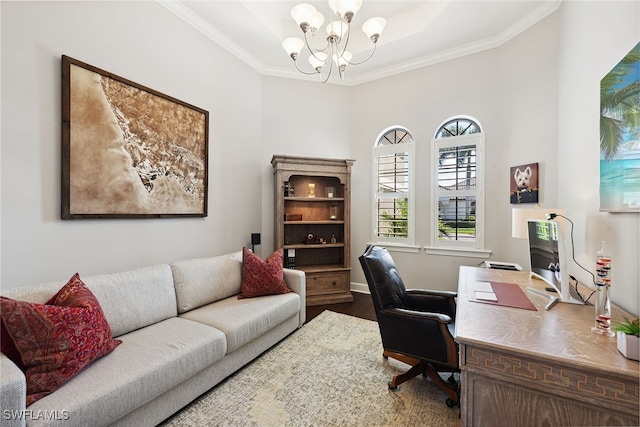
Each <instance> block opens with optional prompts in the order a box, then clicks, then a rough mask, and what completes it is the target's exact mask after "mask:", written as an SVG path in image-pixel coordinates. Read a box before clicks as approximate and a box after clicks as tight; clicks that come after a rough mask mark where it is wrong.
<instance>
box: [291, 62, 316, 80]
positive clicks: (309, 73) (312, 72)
mask: <svg viewBox="0 0 640 427" xmlns="http://www.w3.org/2000/svg"><path fill="white" fill-rule="evenodd" d="M293 63H294V64H295V65H296V68H297V69H298V71H300V72H301V73H302V74H306V75H307V76H312V75H314V74H318V72H317V71H304V70H303V69H301V68H300V67H298V61H293Z"/></svg>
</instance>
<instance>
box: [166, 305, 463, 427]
mask: <svg viewBox="0 0 640 427" xmlns="http://www.w3.org/2000/svg"><path fill="white" fill-rule="evenodd" d="M407 369H408V366H407V365H405V364H403V363H401V362H398V361H396V360H393V359H388V360H385V359H384V358H383V357H382V343H381V341H380V332H379V330H378V324H377V323H376V322H372V321H370V320H364V319H360V318H357V317H353V316H347V315H344V314H339V313H334V312H331V311H324V312H323V313H321V314H320V315H319V316H318V317H316V318H315V319H313V320H312V321H311V322H309V323H307V324H306V325H304V326H303V327H302V328H300V329H299V330H298V331H296V332H294V333H293V334H292V335H291V336H289V337H288V338H286V339H285V340H283V341H282V342H280V343H279V344H278V345H276V346H275V347H273V348H272V349H271V350H269V351H267V352H266V353H264V354H263V355H262V356H260V357H259V358H257V359H256V360H254V361H253V362H252V363H250V364H249V365H247V366H246V367H244V368H243V369H241V370H240V371H238V372H236V373H235V374H234V375H232V376H230V377H229V378H227V379H226V380H225V381H223V382H222V383H220V384H219V385H218V386H216V387H214V388H213V389H212V390H210V391H209V392H207V393H205V394H203V395H202V396H200V397H199V398H198V399H196V400H195V401H194V402H192V403H191V404H190V405H189V406H187V407H186V408H185V409H183V410H182V411H180V412H179V413H178V414H176V415H174V416H173V417H171V418H169V419H168V420H166V421H165V422H164V423H163V424H162V426H163V427H185V426H189V427H191V426H234V427H235V426H257V427H260V426H267V427H271V426H294V427H298V426H367V427H370V426H394V427H399V426H438V427H440V426H455V425H456V420H457V417H458V409H457V408H454V409H451V408H448V407H447V406H446V404H445V401H446V398H447V396H446V395H445V394H444V392H442V391H440V389H438V388H437V387H436V385H435V384H434V383H433V382H432V381H431V380H430V379H429V378H427V377H421V376H419V377H416V378H414V379H412V380H410V381H408V382H406V383H403V384H401V385H400V386H399V387H398V389H397V390H396V391H391V390H389V388H388V387H387V382H388V381H389V380H390V379H391V378H392V377H393V376H394V375H396V374H398V373H402V372H404V371H406V370H407Z"/></svg>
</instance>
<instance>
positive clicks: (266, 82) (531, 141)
mask: <svg viewBox="0 0 640 427" xmlns="http://www.w3.org/2000/svg"><path fill="white" fill-rule="evenodd" d="M0 12H1V20H2V21H1V24H2V28H1V36H2V40H1V42H2V46H1V47H2V51H1V54H2V58H1V59H2V76H1V79H2V80H1V83H2V105H1V107H2V110H1V114H2V116H1V118H2V129H1V138H2V140H1V144H2V145H1V153H0V154H1V180H2V184H1V185H2V187H1V189H2V195H1V197H2V198H1V203H2V207H1V218H0V220H1V228H0V233H1V235H0V240H1V254H0V255H1V262H0V268H1V270H2V271H1V274H0V277H1V279H2V282H1V286H2V287H3V288H11V287H15V286H20V285H24V284H31V283H37V282H41V281H48V280H63V279H66V278H68V277H69V276H70V275H71V274H73V273H74V272H75V271H79V272H80V273H81V274H83V275H89V274H96V273H103V272H112V271H120V270H122V269H125V268H135V267H140V266H145V265H149V264H151V263H158V262H171V261H173V260H176V259H183V258H189V257H195V256H209V255H214V254H220V253H225V252H231V251H235V250H238V249H240V248H241V247H242V246H243V245H248V244H249V234H250V233H251V232H261V233H262V235H263V238H262V245H261V246H259V247H258V248H257V249H258V251H259V253H265V254H266V253H267V251H270V250H271V249H272V248H273V225H272V224H273V178H272V177H273V173H272V169H271V165H270V163H269V162H270V160H271V156H272V155H273V154H291V155H300V156H320V157H334V158H343V157H347V158H353V159H355V160H356V163H355V165H354V169H353V179H352V196H353V203H352V205H353V219H352V230H353V242H352V248H353V250H352V267H353V274H352V280H353V282H354V284H355V285H357V284H361V285H362V284H364V277H363V276H362V273H361V269H360V267H359V264H358V260H357V257H358V256H359V255H360V254H361V253H362V251H364V248H365V245H366V243H368V242H369V241H370V240H371V233H370V230H371V224H370V221H371V219H370V213H369V208H370V206H371V198H370V197H371V196H370V194H371V178H370V177H371V147H372V145H373V143H374V139H375V137H376V136H377V135H378V133H379V132H380V131H381V130H383V129H384V128H386V127H387V126H390V125H393V124H399V125H403V126H406V127H408V128H409V129H410V130H411V131H412V132H413V134H414V136H415V137H416V140H417V154H418V156H420V157H422V158H426V159H427V164H428V163H429V156H430V151H429V144H430V140H431V137H432V135H433V133H434V131H435V129H436V127H437V126H438V125H439V124H440V123H441V122H442V121H443V120H445V119H446V118H448V117H450V116H452V115H456V114H468V115H472V116H474V117H475V118H477V119H478V120H479V121H480V122H481V123H482V125H483V126H484V128H485V131H486V134H487V155H488V174H487V201H488V204H487V217H488V220H487V223H486V228H487V235H488V237H487V247H488V248H490V249H491V250H492V259H497V260H507V261H515V262H518V263H520V264H523V265H527V261H526V256H527V253H526V242H525V241H517V240H515V239H512V238H511V231H510V221H511V205H510V204H509V200H508V196H507V193H508V191H509V187H508V185H509V181H508V180H509V167H511V166H514V165H518V164H523V163H529V162H539V163H540V169H541V174H542V177H541V182H540V184H541V189H542V193H541V205H542V206H543V207H553V206H559V207H564V208H566V209H567V212H568V214H569V216H570V217H572V218H573V219H574V220H575V221H576V225H577V229H576V252H577V256H578V258H579V260H580V261H581V262H582V263H583V264H585V266H587V267H588V268H590V269H592V264H593V253H594V252H595V250H596V249H597V246H598V245H599V242H600V240H607V241H608V242H609V244H608V247H610V248H611V249H612V254H613V256H614V262H615V264H614V272H613V277H614V291H613V295H614V301H615V302H616V303H618V304H620V305H622V306H623V307H625V308H626V309H627V310H629V311H631V312H633V313H636V314H637V313H638V282H639V280H638V277H639V272H638V266H637V265H638V259H640V249H639V245H640V243H639V241H640V236H639V234H640V233H639V224H638V223H639V221H640V216H639V215H638V214H625V215H614V214H603V213H599V212H598V202H597V182H598V176H597V168H598V142H597V139H598V136H597V135H598V118H597V117H598V116H597V115H598V109H599V98H598V97H599V80H600V78H601V77H602V76H603V75H604V74H605V73H606V72H607V71H608V70H609V69H610V68H611V67H612V66H613V65H615V63H617V61H618V60H619V59H620V58H621V57H622V56H623V55H624V54H625V53H626V52H627V51H628V50H629V49H630V48H631V47H632V46H633V45H635V43H637V41H638V28H640V25H639V18H638V15H639V14H638V4H637V2H621V3H614V2H577V1H565V2H564V3H563V5H562V6H561V8H560V9H559V11H558V12H556V13H554V14H552V15H550V16H549V17H547V18H545V19H544V20H543V21H541V22H539V23H538V24H537V25H535V26H534V27H532V28H530V29H529V30H527V31H526V32H525V33H523V34H521V35H519V36H518V37H516V38H515V39H513V40H512V41H510V42H508V43H506V44H505V45H503V46H501V47H498V48H496V49H493V50H490V51H486V52H482V53H478V54H475V55H472V56H469V57H466V58H460V59H456V60H453V61H449V62H447V63H442V64H436V65H433V66H430V67H427V68H423V69H421V70H415V71H411V72H408V73H405V74H402V75H399V76H395V77H390V78H386V79H383V80H380V81H376V82H371V83H368V84H363V85H360V86H356V87H343V86H333V85H323V84H320V83H317V82H315V81H313V80H310V81H308V82H307V81H304V82H303V81H298V80H287V79H281V78H274V77H263V76H260V75H258V73H257V72H255V71H254V70H253V69H251V68H250V67H249V66H247V65H246V64H244V63H242V62H240V61H239V60H238V59H236V58H235V57H234V56H232V55H230V54H229V53H227V52H226V51H224V50H223V49H222V48H220V47H218V46H217V45H216V44H214V43H213V42H212V41H211V40H209V39H207V38H206V37H205V36H203V35H201V34H199V33H198V32H196V30H194V29H192V28H191V27H189V26H188V25H187V24H185V23H184V22H183V21H181V20H180V19H179V18H177V17H175V16H174V15H172V14H171V13H170V12H168V11H167V10H165V9H164V8H163V7H162V6H160V5H158V4H156V3H155V2H70V3H64V2H62V3H58V2H42V3H35V2H1V3H0ZM62 54H66V55H69V56H71V57H74V58H76V59H79V60H81V61H84V62H87V63H89V64H91V65H94V66H97V67H100V68H103V69H105V70H107V71H110V72H113V73H115V74H118V75H120V76H122V77H125V78H128V79H130V80H133V81H135V82H137V83H140V84H143V85H145V86H149V87H151V88H154V89H156V90H158V91H160V92H163V93H166V94H168V95H171V96H174V97H176V98H178V99H181V100H183V101H186V102H188V103H191V104H194V105H197V106H199V107H201V108H204V109H206V110H208V111H209V112H210V118H211V122H210V156H209V160H210V163H209V216H208V217H207V218H200V219H198V218H196V219H194V218H189V219H162V220H118V221H115V220H113V221H112V220H95V221H86V220H85V221H82V220H72V221H61V220H60V219H59V218H60V55H62ZM454 83H455V84H454ZM575 176H581V177H583V178H584V182H585V185H584V186H583V187H581V188H583V189H584V190H577V189H576V187H575V185H574V184H573V183H574V182H575ZM430 185H431V182H430V168H429V167H427V168H424V169H421V170H419V171H418V175H417V188H418V189H420V188H421V189H423V190H424V189H427V188H429V186H430ZM417 209H418V211H417V213H418V219H419V220H420V221H419V223H418V228H417V235H416V236H417V239H418V240H417V243H419V244H420V245H426V244H428V238H429V236H428V226H427V225H426V224H427V223H428V221H429V219H430V217H429V216H430V212H429V207H428V204H427V203H426V202H422V203H420V204H419V205H418V206H417ZM397 258H398V259H397V261H398V265H399V268H400V269H401V271H402V273H403V277H404V278H405V280H406V281H407V284H408V285H409V286H416V287H434V288H440V289H455V287H456V282H457V269H458V266H459V265H461V264H465V265H475V264H477V263H478V262H479V261H480V260H478V259H469V258H458V257H442V256H432V255H430V256H427V255H425V254H424V252H422V253H421V254H417V255H416V254H399V255H397ZM571 272H572V273H574V272H575V275H576V276H578V277H579V278H580V279H581V280H584V281H586V280H587V279H588V277H584V275H581V274H580V272H579V271H575V269H574V268H572V269H571Z"/></svg>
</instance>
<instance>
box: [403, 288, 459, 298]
mask: <svg viewBox="0 0 640 427" xmlns="http://www.w3.org/2000/svg"><path fill="white" fill-rule="evenodd" d="M407 294H408V295H425V296H437V297H445V298H456V297H457V296H458V292H456V291H439V290H433V289H407Z"/></svg>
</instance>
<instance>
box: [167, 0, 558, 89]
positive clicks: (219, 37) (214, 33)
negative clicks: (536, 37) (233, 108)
mask: <svg viewBox="0 0 640 427" xmlns="http://www.w3.org/2000/svg"><path fill="white" fill-rule="evenodd" d="M156 1H157V2H158V3H159V4H161V5H162V6H164V7H165V8H166V9H167V10H169V11H170V12H172V13H173V14H175V15H176V16H178V17H179V18H180V19H182V20H183V21H185V22H186V23H188V24H189V25H191V26H192V27H193V28H195V29H196V30H198V31H200V32H201V33H202V34H204V35H205V36H207V37H209V38H210V39H211V40H213V41H214V42H215V43H217V44H218V45H220V46H221V47H222V48H224V49H225V50H227V51H228V52H230V53H231V54H233V55H234V56H236V57H237V58H238V59H240V60H241V61H243V62H245V63H246V64H248V65H249V66H250V67H251V68H253V69H254V70H256V71H257V72H258V73H260V74H262V75H267V76H272V77H282V78H288V79H296V80H305V81H312V79H310V77H309V76H307V75H304V74H301V73H299V72H297V70H295V69H291V70H284V69H281V68H274V67H267V66H265V65H264V64H263V63H262V62H261V61H259V60H258V59H256V58H255V57H254V56H253V55H252V54H250V53H249V52H247V51H246V50H245V49H243V48H242V47H240V46H239V45H238V44H237V43H235V42H234V41H233V40H231V39H230V38H228V37H227V36H225V35H224V34H222V33H221V32H220V31H218V30H217V29H216V28H214V27H213V26H211V25H210V24H209V23H207V22H206V21H205V20H204V19H202V18H201V17H200V16H198V15H197V14H195V13H194V12H193V11H192V10H191V9H189V8H188V7H186V6H184V5H183V4H182V3H181V2H180V1H173V0H156ZM561 4H562V0H548V1H545V2H544V3H543V4H542V5H540V6H539V7H537V8H536V9H535V10H534V11H532V12H531V13H529V14H528V15H526V16H525V17H523V18H522V19H520V20H518V21H517V22H515V23H513V24H512V25H510V26H509V27H508V28H507V29H505V30H504V31H502V32H501V33H500V34H497V35H496V36H494V37H489V38H486V39H483V40H478V41H476V42H473V43H469V44H466V45H464V46H460V47H456V48H453V49H449V50H446V51H442V52H438V53H436V54H433V55H428V56H423V57H420V58H415V59H414V60H411V61H407V62H403V63H400V64H395V65H393V66H391V67H386V68H383V69H380V70H376V71H373V72H370V73H365V74H361V75H359V76H353V75H351V76H350V75H349V74H347V75H346V76H345V78H344V80H340V81H328V82H327V83H330V84H336V85H341V86H357V85H359V84H363V83H368V82H371V81H374V80H379V79H382V78H386V77H390V76H394V75H397V74H401V73H405V72H407V71H413V70H416V69H418V68H423V67H428V66H430V65H435V64H438V63H441V62H446V61H450V60H453V59H457V58H461V57H464V56H467V55H472V54H475V53H479V52H482V51H485V50H489V49H494V48H496V47H499V46H501V45H503V44H504V43H506V42H508V41H509V40H511V39H513V38H514V37H515V36H517V35H518V34H520V33H522V32H523V31H525V30H527V29H528V28H529V27H531V26H532V25H534V24H536V23H538V22H539V21H540V20H542V19H544V18H546V17H547V16H549V15H550V14H552V13H553V12H555V11H556V10H557V9H558V8H559V7H560V5H561Z"/></svg>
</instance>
